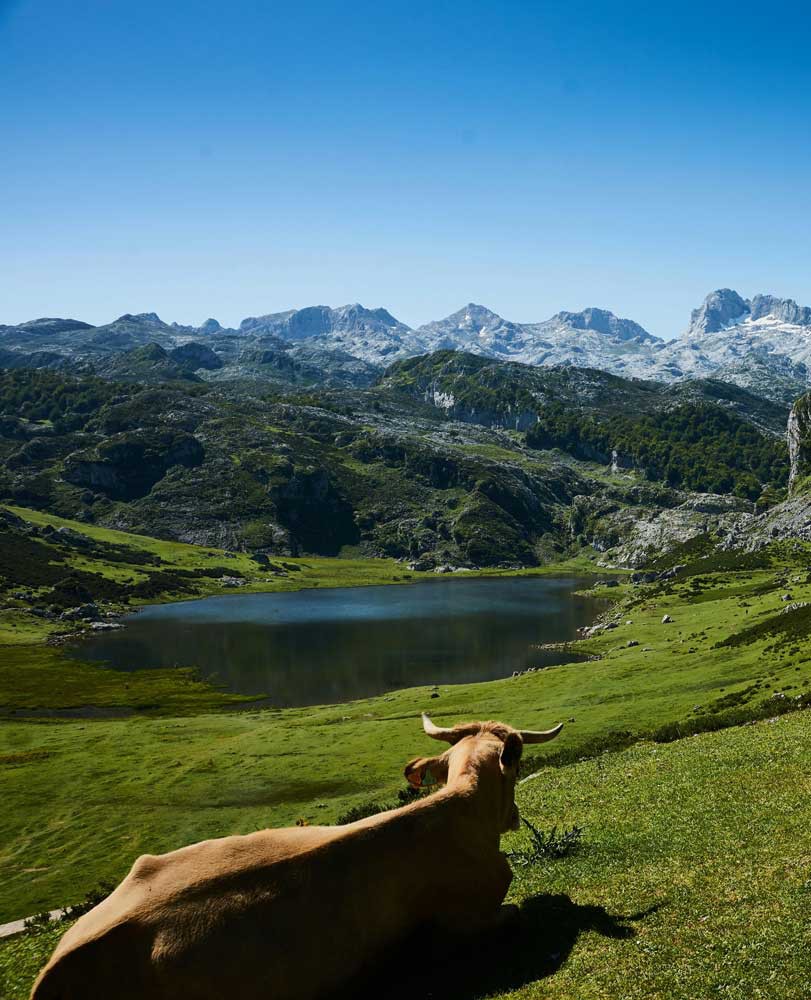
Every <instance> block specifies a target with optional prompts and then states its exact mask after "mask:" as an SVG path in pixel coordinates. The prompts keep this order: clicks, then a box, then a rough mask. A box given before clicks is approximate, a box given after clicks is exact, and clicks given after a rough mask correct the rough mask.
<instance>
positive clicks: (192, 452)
mask: <svg viewBox="0 0 811 1000" xmlns="http://www.w3.org/2000/svg"><path fill="white" fill-rule="evenodd" d="M203 457H204V450H203V446H202V444H201V443H200V442H199V441H198V440H197V438H195V437H193V436H192V435H191V434H186V433H185V432H183V431H133V432H129V433H124V434H116V435H114V436H113V437H111V438H110V439H109V440H107V441H104V442H103V443H102V444H100V445H98V447H96V448H94V449H92V450H91V451H89V452H78V453H76V454H74V455H71V456H70V457H69V458H68V459H67V461H66V462H65V467H64V469H63V472H62V478H63V479H64V480H65V482H68V483H71V484H72V485H73V486H82V487H86V488H88V489H92V490H97V491H98V492H99V493H102V494H104V495H105V496H107V497H110V498H111V499H115V500H134V499H136V498H137V497H142V496H144V495H145V494H147V493H148V492H149V491H150V490H151V489H152V487H153V486H154V485H155V483H157V482H158V481H159V480H160V479H162V478H163V477H164V476H165V475H166V473H167V472H168V471H169V469H171V468H172V466H174V465H183V466H186V467H194V466H196V465H200V463H201V462H202V461H203Z"/></svg>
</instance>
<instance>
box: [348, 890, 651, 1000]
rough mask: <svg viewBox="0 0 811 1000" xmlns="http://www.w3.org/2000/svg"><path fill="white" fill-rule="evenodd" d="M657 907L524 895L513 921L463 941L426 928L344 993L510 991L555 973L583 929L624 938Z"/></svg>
mask: <svg viewBox="0 0 811 1000" xmlns="http://www.w3.org/2000/svg"><path fill="white" fill-rule="evenodd" d="M657 909H658V906H654V907H651V908H650V909H648V910H645V911H643V912H640V913H634V914H631V915H629V916H617V915H613V914H611V913H609V912H608V911H607V910H606V909H605V908H604V907H602V906H582V905H580V904H578V903H575V902H574V901H573V900H572V899H571V898H570V897H569V896H567V895H564V894H563V893H559V894H556V895H537V896H532V897H530V898H529V899H527V900H525V901H524V903H523V904H522V906H521V909H520V913H519V915H518V916H517V917H516V918H515V919H514V920H511V921H509V922H508V923H506V924H505V925H504V926H502V927H500V928H499V929H498V930H496V931H490V932H489V933H486V934H477V935H475V936H474V937H465V938H461V937H448V936H446V935H433V936H432V935H430V934H426V933H423V935H422V936H420V937H419V938H412V939H411V940H410V941H409V942H408V943H407V944H405V945H404V946H403V947H402V948H400V949H398V950H397V952H396V953H394V954H392V955H390V956H389V957H388V958H387V960H386V962H385V963H384V965H382V966H380V967H378V969H377V970H376V971H375V973H374V974H372V975H371V976H369V977H367V978H366V979H365V980H364V981H363V982H357V983H355V984H354V985H353V987H352V989H351V991H350V992H351V995H352V996H354V997H364V996H369V997H372V996H375V997H386V1000H435V998H439V997H441V998H442V1000H477V998H479V997H485V996H489V995H490V994H492V993H503V992H507V991H509V990H516V989H519V988H520V987H522V986H526V985H527V984H529V983H533V982H536V981H537V980H540V979H544V978H545V977H547V976H551V975H553V974H554V973H555V972H557V971H558V969H560V968H561V966H563V965H564V963H565V962H566V960H567V959H568V957H569V955H570V954H571V951H572V949H573V948H574V946H575V944H576V943H577V939H578V938H579V937H580V935H581V934H582V933H583V932H585V931H595V932H596V933H598V934H601V935H602V936H603V937H609V938H617V939H628V938H632V937H634V936H635V935H636V931H635V930H634V928H633V927H632V926H630V924H632V923H633V922H635V921H637V920H641V919H643V918H644V917H646V916H648V915H650V914H651V913H653V912H655V911H656V910H657ZM426 938H427V939H428V940H426Z"/></svg>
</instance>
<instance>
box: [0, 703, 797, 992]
mask: <svg viewBox="0 0 811 1000" xmlns="http://www.w3.org/2000/svg"><path fill="white" fill-rule="evenodd" d="M412 729H413V727H412ZM424 742H425V741H424V738H421V737H420V736H419V735H418V734H414V733H412V736H411V745H412V747H413V749H414V750H417V749H419V747H420V746H421V745H422V744H423V743H424ZM809 774H811V716H809V714H807V713H802V714H798V715H794V716H787V717H784V718H780V719H776V720H773V721H771V722H762V723H759V724H758V725H755V726H745V727H740V728H737V729H730V730H726V731H724V732H722V733H713V734H707V735H703V736H696V737H693V738H691V739H685V740H681V741H679V742H677V743H672V744H669V745H667V746H660V745H656V744H650V743H645V744H639V745H637V746H634V747H632V748H630V749H628V750H626V751H624V752H621V753H615V754H608V755H605V756H602V757H600V758H598V759H596V760H589V761H584V762H581V763H576V764H571V765H569V766H567V767H563V768H559V769H544V770H543V771H541V772H539V773H538V774H537V775H535V776H534V777H533V778H532V779H530V780H529V781H527V782H525V783H524V784H523V785H522V786H521V787H520V789H519V792H518V802H519V805H520V807H521V810H522V813H523V815H524V816H526V817H528V818H529V819H530V820H531V821H532V822H533V823H534V824H535V825H537V826H540V827H542V828H543V829H545V830H548V829H549V828H550V827H551V826H552V825H553V824H558V825H559V826H570V825H573V824H577V825H578V826H581V827H583V828H584V835H583V842H582V846H581V848H580V849H579V851H577V852H576V853H574V854H573V855H572V856H570V857H566V858H561V859H557V860H549V859H539V860H536V861H534V862H533V863H530V864H526V865H525V864H521V863H520V859H514V871H515V878H514V881H513V885H512V889H511V892H510V897H509V898H510V900H511V901H513V902H516V903H519V904H520V905H521V909H522V912H521V917H520V921H519V923H518V924H517V925H516V926H515V927H512V928H510V930H509V931H508V932H507V933H505V934H503V935H501V936H499V937H498V938H497V939H495V940H493V939H492V938H490V939H488V940H487V941H484V942H481V943H479V944H478V945H477V947H476V948H475V949H471V948H465V949H464V951H463V953H462V954H461V955H460V956H459V958H458V959H453V958H451V959H449V958H448V953H449V942H448V941H447V940H446V939H443V940H442V941H441V942H437V943H436V944H435V945H434V946H433V947H432V944H431V942H430V941H425V942H424V950H423V952H422V956H421V957H422V959H423V961H421V962H419V963H414V962H413V961H406V960H403V961H402V962H401V963H399V964H398V965H397V966H396V968H395V969H394V970H392V971H391V972H390V973H389V974H387V975H386V976H385V978H384V979H383V981H381V982H380V983H379V993H378V995H381V996H382V995H386V996H388V997H392V998H393V997H398V998H399V997H403V998H405V997H409V998H411V1000H417V998H423V997H427V996H429V995H433V996H436V995H442V996H448V997H453V998H455V1000H468V998H469V1000H473V998H477V997H485V996H488V997H498V998H503V1000H507V998H510V1000H519V998H521V1000H523V998H544V1000H555V998H560V1000H570V998H571V997H575V996H576V997H578V998H581V1000H616V998H618V997H621V998H623V1000H696V998H699V997H702V998H703V997H714V996H724V997H729V998H731V1000H750V998H764V1000H766V998H768V1000H780V998H783V1000H799V998H800V997H804V996H807V995H809V992H811V965H810V964H809V961H808V954H809V945H810V944H811V939H809V930H808V926H809V925H808V897H809V890H810V888H811V887H810V886H809V881H808V864H809V854H808V851H809V842H808V834H807V831H808V827H809V824H811V805H810V804H809V803H811V783H810V782H809V777H808V776H809ZM504 846H505V847H506V849H508V850H512V851H527V850H528V848H529V847H530V843H529V839H528V835H527V834H526V832H522V833H517V834H511V835H509V836H508V837H507V838H506V839H505V842H504ZM61 930H62V928H61V927H55V928H53V929H50V930H48V931H45V932H43V933H40V934H37V935H33V936H29V937H24V938H17V939H14V940H11V941H7V942H5V943H3V944H0V993H2V995H3V996H4V997H6V998H7V1000H24V998H25V997H27V990H28V989H29V987H30V983H31V981H32V980H33V977H34V975H35V973H36V970H37V969H38V967H39V966H40V965H41V963H42V962H43V961H44V960H45V958H47V956H48V954H49V953H50V951H51V949H52V948H53V946H54V944H55V942H56V940H57V938H58V936H59V934H60V933H61Z"/></svg>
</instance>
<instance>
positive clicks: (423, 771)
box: [403, 755, 448, 788]
mask: <svg viewBox="0 0 811 1000" xmlns="http://www.w3.org/2000/svg"><path fill="white" fill-rule="evenodd" d="M403 773H404V774H405V776H406V779H407V781H408V783H409V785H411V787H412V788H430V787H431V785H444V784H445V782H446V781H447V780H448V762H447V760H445V758H444V755H443V756H441V757H415V758H414V760H410V761H409V762H408V763H407V764H406V766H405V771H404V772H403Z"/></svg>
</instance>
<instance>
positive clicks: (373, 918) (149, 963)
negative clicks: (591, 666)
mask: <svg viewBox="0 0 811 1000" xmlns="http://www.w3.org/2000/svg"><path fill="white" fill-rule="evenodd" d="M423 727H424V729H425V732H426V733H427V734H428V735H429V736H431V737H433V738H434V739H439V740H445V741H447V742H448V743H450V744H451V747H450V748H449V749H448V750H446V751H445V752H444V753H443V754H441V755H439V756H437V757H419V758H416V759H415V760H412V761H411V762H410V763H409V764H407V765H406V769H405V775H406V778H407V779H408V781H409V782H410V783H411V785H412V786H414V787H417V788H420V787H423V786H425V785H428V784H434V783H436V784H442V785H444V788H440V789H438V790H437V791H436V793H435V794H434V795H430V796H427V797H423V798H421V799H419V800H418V801H416V802H414V803H412V804H410V805H407V806H404V807H403V808H401V809H394V810H392V811H390V812H385V813H380V814H378V815H376V816H371V817H369V818H368V819H362V820H359V821H358V822H357V823H350V824H348V825H346V826H334V827H301V828H293V829H282V830H262V831H260V832H258V833H252V834H248V835H247V836H244V837H223V838H221V839H219V840H206V841H203V842H202V843H200V844H193V845H192V846H191V847H184V848H181V849H180V850H179V851H173V852H172V853H170V854H163V855H160V856H157V857H153V856H149V855H147V856H145V857H142V858H139V859H138V860H137V861H136V862H135V864H134V866H133V868H132V871H131V872H130V873H129V875H127V877H126V878H125V879H124V881H123V882H122V883H121V885H119V886H118V888H117V889H116V890H115V891H114V892H113V893H112V895H110V896H109V897H108V898H107V899H105V900H104V902H102V903H100V904H99V905H98V906H97V907H95V909H93V910H91V911H90V912H89V913H87V914H85V915H84V916H83V917H81V918H80V919H79V920H78V921H77V922H76V924H75V925H74V926H73V927H71V928H70V930H69V931H68V932H67V933H66V934H65V936H64V937H63V938H62V940H61V941H60V943H59V946H58V947H57V949H56V951H55V953H54V955H53V957H52V958H51V960H50V962H49V963H48V965H47V966H46V967H45V969H44V970H43V972H42V973H41V975H40V977H39V979H38V980H37V982H36V984H35V986H34V990H33V993H32V1000H111V998H117V1000H135V998H139V1000H144V998H150V1000H153V998H154V1000H170V998H172V1000H180V998H183V1000H223V998H225V1000H260V998H261V1000H309V998H315V997H320V996H322V995H324V994H325V993H328V992H330V991H331V990H333V989H335V988H336V987H338V986H340V985H341V984H342V983H345V982H347V981H348V980H349V979H350V978H351V977H353V976H354V975H356V974H358V973H360V972H362V971H363V970H364V969H366V968H368V967H369V965H370V964H371V963H373V962H374V960H375V959H376V958H377V957H379V956H380V955H381V953H383V952H384V951H385V950H386V949H387V948H388V947H389V946H390V945H392V944H394V943H396V942H398V941H400V940H402V939H403V938H404V937H405V936H406V935H407V934H409V933H410V932H412V931H414V930H416V929H418V928H420V927H422V926H425V925H428V926H430V925H433V927H434V928H436V929H448V930H453V931H456V932H458V931H463V932H465V931H469V932H474V931H478V930H481V929H484V928H486V927H488V926H490V925H493V924H495V923H497V922H498V921H499V919H500V915H501V913H502V907H501V903H502V901H503V899H504V896H505V895H506V893H507V889H508V887H509V885H510V879H511V873H510V867H509V865H508V863H507V860H506V858H505V857H504V855H503V854H502V853H501V852H500V851H499V837H500V836H501V834H502V833H504V832H506V831H507V830H511V829H515V828H516V827H517V826H518V810H517V808H516V805H515V799H514V790H515V781H516V774H517V771H518V762H519V759H520V757H521V751H522V748H523V744H524V743H540V742H544V741H546V740H550V739H553V738H554V737H555V736H557V734H558V733H559V732H560V730H561V728H562V727H561V726H557V727H556V728H555V729H551V730H549V731H548V732H544V733H533V732H520V731H518V730H515V729H512V728H511V727H510V726H505V725H503V724H502V723H500V722H471V723H466V724H464V725H459V726H455V727H454V728H452V729H440V728H438V727H437V726H435V725H434V724H433V723H432V722H431V720H430V719H429V718H428V717H427V716H426V715H423Z"/></svg>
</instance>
